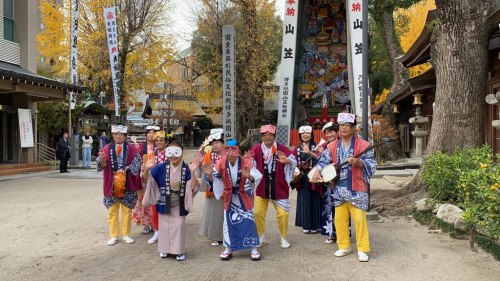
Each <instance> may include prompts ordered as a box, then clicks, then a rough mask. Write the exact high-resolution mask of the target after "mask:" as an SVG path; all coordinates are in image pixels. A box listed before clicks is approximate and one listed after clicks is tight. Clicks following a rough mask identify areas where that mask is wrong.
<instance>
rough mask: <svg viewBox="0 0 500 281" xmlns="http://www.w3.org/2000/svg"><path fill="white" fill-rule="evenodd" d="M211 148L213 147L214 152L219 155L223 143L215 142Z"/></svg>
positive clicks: (211, 144)
mask: <svg viewBox="0 0 500 281" xmlns="http://www.w3.org/2000/svg"><path fill="white" fill-rule="evenodd" d="M210 146H212V151H213V152H215V153H217V154H219V153H220V152H221V150H222V142H221V141H219V140H214V141H212V143H210Z"/></svg>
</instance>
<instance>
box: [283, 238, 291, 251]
mask: <svg viewBox="0 0 500 281" xmlns="http://www.w3.org/2000/svg"><path fill="white" fill-rule="evenodd" d="M281 248H282V249H287V248H290V242H288V241H287V240H286V239H281Z"/></svg>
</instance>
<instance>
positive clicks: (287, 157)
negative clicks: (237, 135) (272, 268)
mask: <svg viewBox="0 0 500 281" xmlns="http://www.w3.org/2000/svg"><path fill="white" fill-rule="evenodd" d="M260 133H261V137H262V143H261V144H257V145H255V146H253V147H252V148H251V149H250V152H251V153H252V154H253V158H254V160H255V162H256V167H257V169H258V170H259V172H260V173H261V174H262V175H263V178H262V180H261V182H260V183H259V185H258V186H257V188H256V191H255V193H256V196H255V202H254V205H255V206H254V215H255V224H256V225H257V233H258V234H259V241H260V245H259V247H263V246H265V245H266V244H267V241H266V240H265V237H264V230H265V225H266V213H267V207H268V205H269V201H271V202H272V203H273V206H274V209H275V210H276V218H277V219H278V227H279V230H280V234H281V248H283V249H285V248H289V247H290V243H289V242H288V240H287V239H286V238H287V230H288V213H289V212H290V200H289V199H288V191H289V188H290V182H291V181H292V179H293V171H294V170H295V167H296V166H297V161H296V160H295V156H293V153H292V151H290V150H289V149H288V148H287V147H286V146H284V145H282V144H278V143H276V127H274V126H272V125H265V126H262V127H261V128H260Z"/></svg>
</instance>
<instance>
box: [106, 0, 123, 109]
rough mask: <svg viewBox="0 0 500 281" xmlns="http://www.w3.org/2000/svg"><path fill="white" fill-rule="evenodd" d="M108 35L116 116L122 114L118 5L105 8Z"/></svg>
mask: <svg viewBox="0 0 500 281" xmlns="http://www.w3.org/2000/svg"><path fill="white" fill-rule="evenodd" d="M104 20H105V23H106V35H107V41H108V51H109V61H110V64H111V79H112V82H113V96H114V99H115V116H120V95H119V93H118V27H117V25H116V7H114V6H113V7H109V8H104Z"/></svg>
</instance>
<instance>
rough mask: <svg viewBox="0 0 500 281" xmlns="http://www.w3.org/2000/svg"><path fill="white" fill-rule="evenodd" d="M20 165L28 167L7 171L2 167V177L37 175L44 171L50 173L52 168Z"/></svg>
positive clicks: (0, 171) (39, 165) (37, 165)
mask: <svg viewBox="0 0 500 281" xmlns="http://www.w3.org/2000/svg"><path fill="white" fill-rule="evenodd" d="M20 165H27V166H24V167H14V168H11V169H6V168H5V167H4V166H3V165H2V166H1V167H0V176H9V175H16V174H25V173H36V172H43V171H50V170H51V167H49V166H44V165H41V164H36V163H34V164H31V165H30V164H20Z"/></svg>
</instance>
